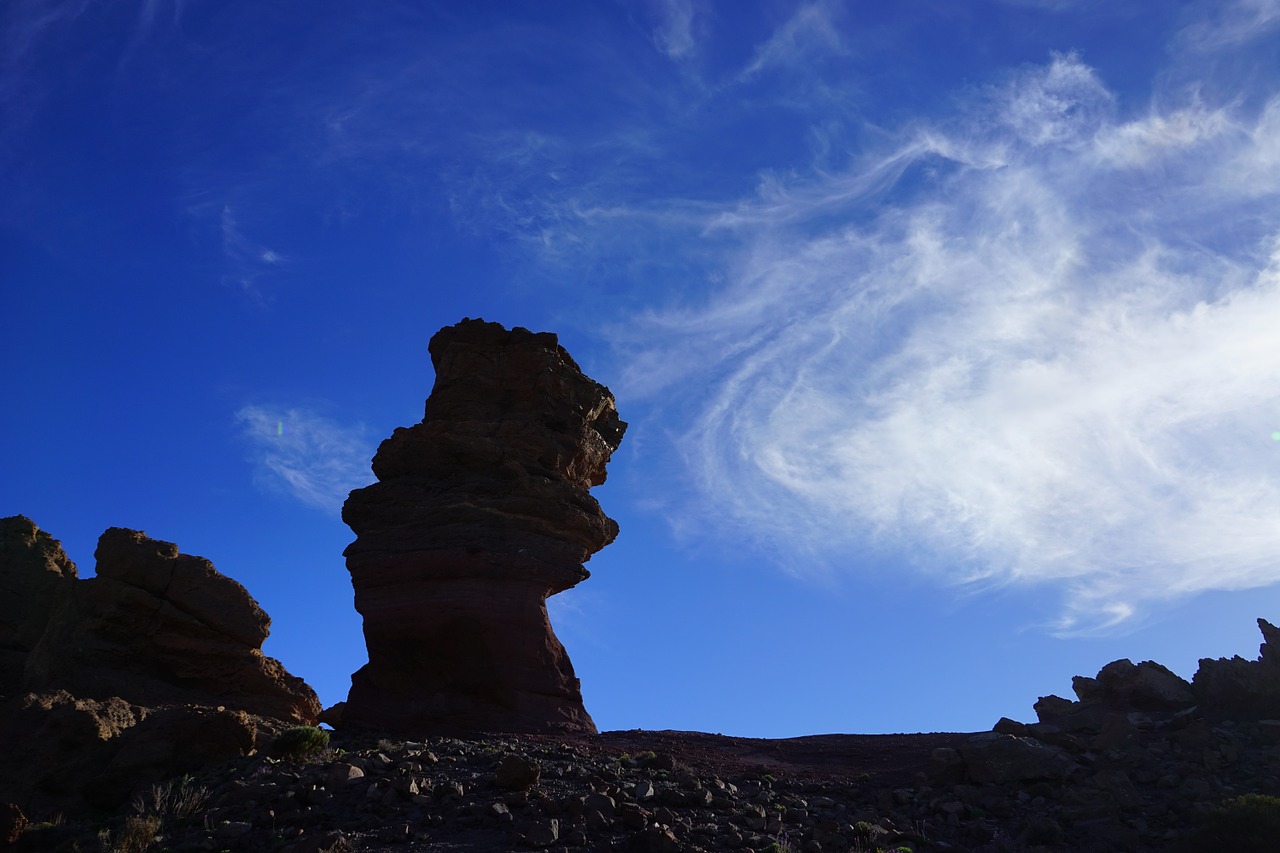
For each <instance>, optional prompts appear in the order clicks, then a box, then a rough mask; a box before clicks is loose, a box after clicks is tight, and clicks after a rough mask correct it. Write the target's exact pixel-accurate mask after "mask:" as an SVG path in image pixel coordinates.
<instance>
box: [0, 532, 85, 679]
mask: <svg viewBox="0 0 1280 853" xmlns="http://www.w3.org/2000/svg"><path fill="white" fill-rule="evenodd" d="M75 578H76V566H75V563H73V562H71V561H70V560H69V559H67V555H66V554H65V553H63V551H62V546H61V545H59V544H58V540H56V539H54V538H53V537H52V536H50V535H49V534H48V533H45V532H44V531H43V530H40V529H39V528H38V527H36V525H35V522H33V521H32V520H31V519H29V518H27V517H25V516H22V515H15V516H13V517H11V518H0V696H10V695H13V694H14V693H16V692H17V691H18V689H19V688H20V687H21V684H22V670H23V668H24V667H25V666H26V663H27V655H28V654H30V652H31V650H32V649H33V648H35V645H36V643H37V642H38V641H39V640H40V637H41V635H43V634H44V629H45V626H46V625H47V624H48V622H49V611H50V610H52V609H53V604H54V601H55V600H56V599H57V598H58V596H59V595H60V594H61V593H62V592H63V591H64V590H65V589H66V588H67V587H68V585H69V584H71V583H72V582H73V581H74V580H75Z"/></svg>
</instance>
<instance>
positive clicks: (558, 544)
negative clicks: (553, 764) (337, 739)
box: [342, 320, 626, 732]
mask: <svg viewBox="0 0 1280 853" xmlns="http://www.w3.org/2000/svg"><path fill="white" fill-rule="evenodd" d="M429 349H430V353H431V359H432V363H433V365H434V366H435V372H436V379H435V385H434V387H433V388H432V390H431V395H430V397H429V399H428V400H427V404H426V411H425V414H424V417H423V420H422V422H421V423H419V424H417V425H415V426H412V427H409V428H398V429H396V430H395V432H394V433H393V434H392V436H391V437H390V438H388V439H387V440H386V441H384V442H383V443H382V445H381V446H380V447H379V448H378V452H377V455H376V456H375V457H374V459H373V473H374V475H375V476H376V477H377V479H378V482H376V483H374V484H373V485H371V486H368V487H366V488H363V489H358V490H356V491H353V492H352V493H351V496H350V497H349V498H348V499H347V502H346V505H345V506H344V507H343V511H342V517H343V520H344V521H346V523H347V524H348V525H349V526H350V527H351V529H352V530H353V531H355V533H356V540H355V542H353V543H352V544H351V545H350V546H349V547H348V548H347V549H346V551H345V555H346V558H347V568H348V569H349V570H350V572H351V580H352V584H353V586H354V587H355V603H356V609H357V610H358V611H359V612H360V613H361V615H362V616H363V617H364V635H365V642H366V645H367V647H368V652H369V663H368V664H367V665H366V666H365V667H363V668H362V669H360V670H359V671H358V672H356V673H355V674H354V675H353V676H352V685H351V692H350V695H349V696H348V698H347V703H346V707H345V709H344V712H343V725H345V726H352V727H356V728H379V729H387V730H393V731H403V732H449V731H455V732H456V731H508V732H575V731H576V732H594V731H595V725H594V724H593V723H592V721H591V718H590V716H589V715H588V714H587V712H586V710H585V708H584V707H583V704H582V694H581V689H580V686H579V683H578V679H577V678H576V677H575V675H574V672H573V666H572V664H571V663H570V662H569V658H568V655H567V654H566V653H565V650H564V647H563V646H562V645H561V644H560V641H559V640H558V639H556V636H555V634H554V632H553V631H552V629H551V623H550V621H549V620H548V618H547V610H546V599H547V597H548V596H550V595H554V594H556V593H558V592H562V591H564V590H566V589H569V588H570V587H572V586H574V585H575V584H577V583H579V582H580V581H582V580H584V579H586V578H587V577H588V574H589V573H588V572H587V570H586V569H585V568H584V567H583V564H584V563H585V562H586V561H587V560H589V559H590V558H591V555H592V554H593V553H595V552H596V551H598V550H600V549H601V548H603V547H604V546H605V545H608V544H609V543H610V542H612V541H613V539H614V537H616V536H617V534H618V526H617V524H616V523H615V522H614V521H613V520H612V519H610V518H609V517H608V516H606V515H605V514H604V512H603V511H602V510H601V508H600V505H599V504H598V503H597V502H596V500H595V499H594V498H593V497H592V496H591V494H590V491H589V490H590V488H591V487H592V486H596V485H599V484H600V483H603V482H604V480H605V464H606V463H607V462H608V461H609V457H610V455H611V454H612V453H613V451H614V450H615V449H617V447H618V443H619V442H620V441H621V439H622V434H623V432H624V431H625V429H626V424H625V423H623V422H622V421H621V420H619V419H618V414H617V411H616V408H615V405H614V399H613V396H612V394H610V393H609V389H608V388H605V387H604V386H602V385H600V384H598V383H596V382H594V381H592V380H591V379H589V378H588V377H587V376H585V375H584V374H583V373H582V371H581V369H580V368H579V367H578V365H577V364H576V363H575V362H574V361H573V359H572V358H571V357H570V356H569V354H568V353H567V352H566V351H565V350H564V348H563V347H561V346H560V345H559V342H558V340H557V338H556V336H555V335H553V334H550V333H545V332H543V333H536V334H535V333H533V332H530V331H528V330H526V329H522V328H519V327H517V328H515V329H512V330H510V331H508V330H507V329H505V328H503V327H502V326H501V325H499V324H497V323H486V322H484V321H483V320H463V321H462V322H461V323H458V324H457V325H455V326H450V327H448V328H445V329H442V330H441V331H439V332H438V333H437V334H436V335H435V336H434V337H433V338H432V339H431V343H430V347H429Z"/></svg>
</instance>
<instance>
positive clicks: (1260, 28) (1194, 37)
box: [1180, 0, 1280, 52]
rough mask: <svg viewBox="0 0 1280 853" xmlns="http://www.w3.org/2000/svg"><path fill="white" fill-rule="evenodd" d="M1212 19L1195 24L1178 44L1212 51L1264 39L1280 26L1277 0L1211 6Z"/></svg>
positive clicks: (1243, 0) (1183, 33)
mask: <svg viewBox="0 0 1280 853" xmlns="http://www.w3.org/2000/svg"><path fill="white" fill-rule="evenodd" d="M1209 9H1210V10H1211V11H1212V12H1214V13H1216V14H1214V15H1213V17H1212V19H1209V20H1202V21H1197V22H1196V23H1194V24H1192V25H1191V26H1189V27H1187V28H1186V29H1185V30H1183V32H1182V33H1181V37H1180V41H1181V42H1182V43H1183V44H1184V45H1185V46H1187V47H1189V48H1191V49H1192V50H1196V51H1203V52H1209V51H1216V50H1222V49H1224V48H1229V47H1233V46H1235V45H1239V44H1242V43H1244V42H1248V41H1253V40H1254V39H1257V38H1260V37H1261V36H1264V35H1266V34H1268V33H1270V32H1271V31H1273V30H1274V29H1276V27H1277V26H1280V0H1235V2H1233V3H1223V4H1211V5H1210V6H1209Z"/></svg>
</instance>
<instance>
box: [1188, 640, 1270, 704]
mask: <svg viewBox="0 0 1280 853" xmlns="http://www.w3.org/2000/svg"><path fill="white" fill-rule="evenodd" d="M1258 628H1259V629H1260V630H1261V631H1262V646H1261V648H1260V649H1259V654H1258V659H1257V660H1256V661H1249V660H1245V659H1244V658H1242V657H1240V656H1239V655H1236V656H1235V657H1233V658H1218V659H1216V660H1215V659H1213V658H1203V659H1201V661H1200V669H1199V670H1198V671H1197V672H1196V674H1195V678H1193V679H1192V684H1193V685H1194V687H1195V692H1196V695H1197V696H1198V697H1199V698H1200V701H1201V702H1203V703H1204V705H1205V707H1206V708H1209V709H1212V710H1213V711H1215V712H1217V713H1219V714H1222V715H1224V716H1229V717H1232V718H1249V719H1255V720H1257V719H1275V718H1280V628H1277V627H1276V626H1275V625H1272V624H1271V623H1270V622H1268V621H1267V620H1265V619H1259V620H1258Z"/></svg>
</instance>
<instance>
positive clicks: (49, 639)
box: [24, 527, 320, 722]
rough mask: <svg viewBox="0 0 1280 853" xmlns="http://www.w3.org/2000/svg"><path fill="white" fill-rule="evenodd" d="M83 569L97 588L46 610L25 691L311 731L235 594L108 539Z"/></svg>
mask: <svg viewBox="0 0 1280 853" xmlns="http://www.w3.org/2000/svg"><path fill="white" fill-rule="evenodd" d="M95 557H96V558H97V577H95V578H90V579H87V580H81V581H78V582H77V583H74V584H71V585H70V586H69V587H68V588H67V589H66V591H65V593H64V594H63V595H61V596H59V598H58V600H57V602H56V603H55V604H54V607H53V609H52V612H51V613H50V616H49V619H48V625H47V627H46V629H45V631H44V634H43V636H42V637H41V638H40V642H39V643H38V644H37V645H36V647H35V648H34V649H33V650H32V652H31V654H30V655H29V656H28V658H27V663H26V672H25V679H24V686H25V688H26V689H28V690H33V691H39V690H66V691H68V692H70V693H71V694H73V695H75V696H78V697H84V698H93V699H107V698H109V697H112V696H119V697H121V698H122V699H125V700H126V701H129V702H132V703H134V704H137V705H143V706H157V705H169V704H195V705H212V706H218V705H222V706H225V707H228V708H233V709H237V710H242V711H247V712H249V713H253V714H258V715H261V716H264V717H273V718H276V719H280V720H292V721H296V722H314V721H315V719H316V716H317V714H319V712H320V705H319V700H318V699H317V698H316V695H315V692H314V691H313V690H312V689H311V688H310V687H308V686H307V685H306V684H305V683H304V682H303V681H302V679H300V678H297V677H296V676H293V675H290V674H289V673H288V672H286V671H285V669H284V667H283V666H281V664H280V662H279V661H277V660H275V659H273V658H269V657H267V656H265V655H264V654H262V651H261V647H262V643H263V641H264V640H266V638H267V633H268V629H269V627H270V625H271V619H270V618H269V617H268V616H267V614H266V613H264V612H263V611H262V608H261V607H259V606H258V603H257V602H256V601H254V600H253V597H252V596H250V595H249V593H248V591H246V590H245V588H244V587H243V586H241V585H240V584H239V583H237V582H236V581H234V580H232V579H231V578H229V577H227V576H226V575H223V574H221V573H220V572H218V570H217V569H215V568H214V567H213V564H212V563H210V562H209V561H208V560H206V559H204V558H203V557H194V556H191V555H188V554H182V553H179V551H178V547H177V546H176V545H174V544H173V543H172V542H161V541H159V540H156V539H150V538H148V537H147V536H146V535H145V534H143V533H140V532H138V531H135V530H126V529H124V528H120V527H113V528H111V529H110V530H108V531H107V532H105V533H103V534H102V537H101V539H99V541H98V549H97V551H96V552H95Z"/></svg>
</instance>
